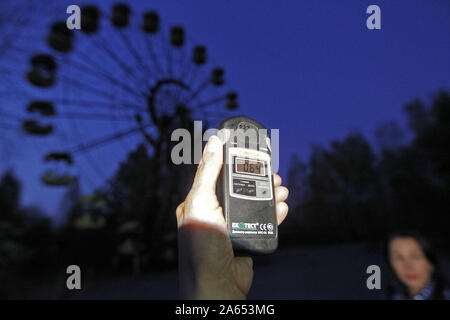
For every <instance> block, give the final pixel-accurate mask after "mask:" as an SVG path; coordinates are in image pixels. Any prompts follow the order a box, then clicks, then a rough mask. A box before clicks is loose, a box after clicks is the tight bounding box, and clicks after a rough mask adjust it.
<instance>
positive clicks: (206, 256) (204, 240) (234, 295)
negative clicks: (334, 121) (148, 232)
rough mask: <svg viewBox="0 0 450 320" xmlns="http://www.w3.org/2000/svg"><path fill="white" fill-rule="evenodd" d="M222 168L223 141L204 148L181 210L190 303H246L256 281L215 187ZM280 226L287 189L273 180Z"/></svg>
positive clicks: (182, 268) (184, 282)
mask: <svg viewBox="0 0 450 320" xmlns="http://www.w3.org/2000/svg"><path fill="white" fill-rule="evenodd" d="M222 164H223V147H222V142H221V141H220V139H219V138H218V137H217V136H212V137H211V138H210V139H209V140H208V143H207V144H206V146H205V150H204V151H203V156H202V159H201V161H200V163H199V165H198V168H197V172H196V174H195V178H194V183H193V185H192V188H191V190H190V192H189V194H188V195H187V197H186V199H185V201H184V202H182V203H181V204H180V205H179V206H178V208H177V210H176V216H177V224H178V256H179V278H180V294H181V297H182V298H185V299H245V298H246V295H247V293H248V291H249V290H250V287H251V284H252V280H253V260H252V259H251V258H250V257H235V256H234V253H233V248H232V245H231V240H230V238H229V236H228V232H227V226H226V222H225V218H224V215H223V211H222V207H221V206H220V205H219V201H218V200H217V196H216V182H217V179H218V177H219V174H220V170H221V168H222ZM273 179H274V186H275V200H276V212H277V221H278V224H280V223H281V222H283V220H284V219H285V218H286V215H287V213H288V206H287V204H286V203H285V202H284V201H285V200H286V199H287V197H288V194H289V192H288V189H287V188H285V187H283V186H281V177H280V176H279V175H277V174H275V175H274V176H273Z"/></svg>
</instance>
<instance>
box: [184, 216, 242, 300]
mask: <svg viewBox="0 0 450 320" xmlns="http://www.w3.org/2000/svg"><path fill="white" fill-rule="evenodd" d="M178 261H179V262H178V265H179V286H180V297H181V298H182V299H245V298H246V292H244V291H243V290H242V289H241V288H239V286H238V285H237V283H236V279H235V275H236V273H235V267H236V266H235V261H234V255H233V250H232V246H231V241H230V239H229V237H228V236H227V235H226V234H224V233H223V232H222V231H221V230H219V229H217V228H214V227H213V226H210V225H207V224H202V223H195V222H190V223H186V224H184V225H182V226H181V227H180V228H179V229H178Z"/></svg>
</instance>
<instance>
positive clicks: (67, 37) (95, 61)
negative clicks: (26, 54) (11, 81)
mask: <svg viewBox="0 0 450 320" xmlns="http://www.w3.org/2000/svg"><path fill="white" fill-rule="evenodd" d="M46 47H47V49H46V50H43V51H39V52H35V53H33V54H32V55H31V57H30V60H29V65H28V70H27V71H26V80H27V82H28V83H29V84H30V85H31V86H32V87H33V88H34V89H33V92H35V93H34V95H31V98H30V99H29V101H28V102H27V104H26V113H27V116H26V117H24V118H22V121H21V130H22V131H23V132H25V133H26V134H28V135H30V136H33V137H45V138H49V139H52V138H54V137H55V136H58V137H59V143H56V142H55V143H52V144H50V146H49V147H47V149H45V150H43V153H44V155H43V160H44V162H45V163H46V166H47V167H48V168H47V169H46V170H45V172H44V173H43V174H42V177H41V180H42V182H43V183H44V184H46V185H48V186H59V187H64V186H68V185H70V184H71V183H72V182H73V181H75V180H76V179H77V177H76V176H75V175H74V174H72V173H71V169H70V168H71V167H73V166H74V165H75V164H76V163H77V159H79V158H82V157H83V158H85V159H86V160H87V162H88V163H89V165H90V166H91V167H92V168H93V170H94V171H96V172H97V173H99V172H101V171H102V165H100V164H98V163H96V153H97V152H102V151H101V150H102V148H104V147H105V146H110V145H117V146H118V148H121V150H123V151H124V152H125V153H129V152H130V151H131V149H132V148H133V147H135V146H136V145H137V144H139V143H145V144H146V145H147V146H148V147H149V149H150V150H151V153H152V154H153V156H156V157H158V156H161V154H162V152H163V150H164V148H167V146H168V141H169V140H170V133H171V132H172V130H174V129H175V128H180V127H189V124H190V123H191V122H192V121H193V119H199V120H210V119H214V118H223V117H226V116H230V112H232V111H233V110H236V109H237V108H238V95H237V93H236V92H234V91H231V90H230V89H228V88H227V85H226V81H225V71H224V69H223V68H221V67H219V66H217V64H215V63H214V61H213V60H212V59H211V58H210V57H209V55H208V51H207V48H206V47H205V46H204V45H201V44H197V43H195V41H193V40H192V39H191V37H188V36H187V35H186V31H185V29H184V28H183V27H182V26H179V25H173V26H168V25H167V24H165V23H163V22H162V21H161V18H160V16H159V14H158V12H157V11H145V12H143V13H141V14H138V13H137V12H133V11H132V10H131V8H130V7H129V6H128V5H127V4H122V3H119V4H115V5H113V6H112V8H111V11H110V12H101V10H100V9H99V8H98V7H96V6H91V5H89V6H84V7H82V8H81V30H69V29H68V28H67V26H66V21H56V22H53V23H52V24H51V26H50V30H49V31H48V34H47V36H46ZM55 141H56V140H55Z"/></svg>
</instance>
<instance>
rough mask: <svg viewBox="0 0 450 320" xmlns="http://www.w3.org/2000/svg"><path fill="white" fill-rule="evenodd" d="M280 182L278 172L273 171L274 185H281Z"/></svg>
mask: <svg viewBox="0 0 450 320" xmlns="http://www.w3.org/2000/svg"><path fill="white" fill-rule="evenodd" d="M281 182H282V180H281V177H280V176H279V175H278V174H276V173H275V174H274V175H273V185H274V187H279V186H281Z"/></svg>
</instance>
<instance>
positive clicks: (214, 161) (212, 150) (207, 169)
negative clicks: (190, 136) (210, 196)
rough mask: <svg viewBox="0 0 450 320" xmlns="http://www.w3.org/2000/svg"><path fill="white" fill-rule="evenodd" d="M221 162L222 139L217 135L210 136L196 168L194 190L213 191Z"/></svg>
mask: <svg viewBox="0 0 450 320" xmlns="http://www.w3.org/2000/svg"><path fill="white" fill-rule="evenodd" d="M222 164H223V149H222V141H221V140H220V139H219V138H218V137H217V136H211V137H210V138H209V140H208V142H207V143H206V146H205V149H204V150H203V155H202V160H201V162H200V164H199V165H198V168H197V173H196V174H195V178H194V183H193V186H192V188H193V189H194V190H208V191H212V192H214V193H215V190H216V182H217V178H218V177H219V173H220V169H221V168H222Z"/></svg>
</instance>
